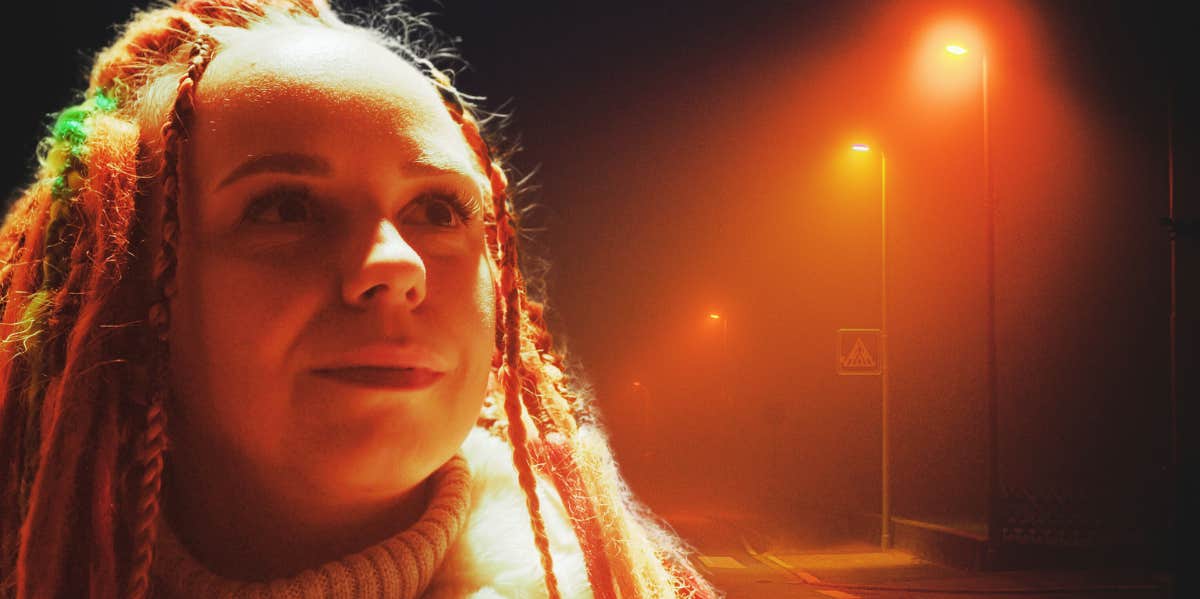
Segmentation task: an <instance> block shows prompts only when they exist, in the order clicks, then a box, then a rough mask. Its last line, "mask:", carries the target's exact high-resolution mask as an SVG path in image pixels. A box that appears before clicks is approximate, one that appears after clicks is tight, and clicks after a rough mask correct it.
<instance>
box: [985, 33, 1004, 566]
mask: <svg viewBox="0 0 1200 599" xmlns="http://www.w3.org/2000/svg"><path fill="white" fill-rule="evenodd" d="M982 75H983V77H982V79H983V170H984V186H985V189H986V199H985V202H986V204H987V289H988V298H987V344H988V347H987V360H988V363H987V382H988V395H987V412H988V424H987V426H988V428H987V435H988V481H987V491H988V492H987V514H988V527H987V533H988V541H989V543H990V544H991V545H992V548H993V550H995V549H996V547H997V545H998V544H999V543H1000V540H1001V539H1000V537H1001V535H1002V531H1003V526H1004V523H1003V521H1002V519H1001V514H1000V501H999V497H998V495H999V493H1000V440H999V436H1000V431H999V428H1000V426H999V425H1000V423H999V406H998V401H997V389H996V386H997V381H996V201H995V194H994V191H993V188H992V158H991V153H992V145H991V139H990V133H991V132H990V129H991V115H990V114H989V113H988V63H987V54H986V53H985V54H984V55H983V73H982Z"/></svg>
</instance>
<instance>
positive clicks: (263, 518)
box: [163, 465, 430, 581]
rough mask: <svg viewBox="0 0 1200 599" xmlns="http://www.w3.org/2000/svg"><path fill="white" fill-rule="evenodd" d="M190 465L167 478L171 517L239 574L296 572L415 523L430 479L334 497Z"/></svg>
mask: <svg viewBox="0 0 1200 599" xmlns="http://www.w3.org/2000/svg"><path fill="white" fill-rule="evenodd" d="M168 470H170V468H168ZM186 471H187V472H189V476H186V477H179V476H169V475H168V476H167V478H166V480H165V482H166V488H165V490H164V503H165V505H164V506H163V507H164V508H165V516H166V518H167V521H168V523H169V525H170V526H171V528H172V530H173V531H174V532H175V534H176V536H178V538H179V539H180V541H181V542H182V543H183V545H184V546H185V547H186V548H187V549H188V550H189V551H190V552H191V553H192V554H193V555H194V556H195V557H196V559H197V560H198V561H199V562H200V563H202V564H203V565H204V566H206V567H207V568H209V569H210V570H211V571H212V572H213V573H214V574H217V575H219V576H222V577H225V578H230V579H234V580H245V581H268V580H273V579H276V578H282V577H286V576H291V575H294V574H297V573H298V572H301V571H303V570H305V569H308V568H315V567H317V566H320V565H321V564H324V563H327V562H331V561H334V560H336V559H338V558H339V557H342V556H345V555H348V554H351V553H354V552H357V551H360V550H362V549H363V548H365V547H369V546H371V545H374V544H376V543H379V542H381V541H383V540H384V539H386V538H387V537H389V536H392V535H394V534H395V533H396V532H398V531H400V530H404V529H406V528H408V527H409V526H411V525H412V524H413V523H415V522H416V521H417V520H418V519H419V518H420V516H421V514H422V513H423V512H424V510H425V508H426V506H427V505H428V503H429V499H430V498H429V479H425V480H424V481H422V482H421V483H418V484H417V485H416V486H414V487H412V488H411V489H409V490H407V491H405V492H403V493H400V494H398V495H395V496H390V497H384V498H371V499H366V500H360V501H347V500H344V499H339V500H336V501H333V500H330V498H328V497H323V496H319V495H317V494H315V493H305V492H303V490H296V489H291V490H290V492H289V491H283V492H280V489H278V488H271V485H266V484H261V483H259V484H256V483H255V482H252V481H255V480H256V478H255V477H253V476H244V475H243V473H239V472H233V471H230V470H228V469H225V470H223V471H221V472H198V471H196V469H195V468H193V467H192V466H191V465H189V466H188V467H187V468H186ZM168 474H170V472H168ZM248 481H251V482H249V483H248Z"/></svg>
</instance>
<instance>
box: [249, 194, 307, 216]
mask: <svg viewBox="0 0 1200 599" xmlns="http://www.w3.org/2000/svg"><path fill="white" fill-rule="evenodd" d="M313 218H314V213H313V201H312V194H311V193H310V192H309V191H308V190H307V189H296V188H285V189H275V190H272V191H269V192H267V193H266V194H263V195H261V196H259V197H258V198H256V199H255V200H254V202H253V203H251V205H250V207H249V208H248V209H247V210H246V220H249V221H252V222H255V223H259V224H274V225H285V224H295V223H303V222H308V221H311V220H313Z"/></svg>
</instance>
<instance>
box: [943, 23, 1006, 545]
mask: <svg viewBox="0 0 1200 599" xmlns="http://www.w3.org/2000/svg"><path fill="white" fill-rule="evenodd" d="M946 51H947V52H949V53H950V54H953V55H955V56H964V55H966V54H967V49H966V48H965V47H963V46H958V45H953V44H951V45H948V46H946ZM979 60H980V73H981V74H980V80H981V83H982V85H983V91H982V96H983V176H984V189H985V196H984V200H985V202H986V204H987V289H988V304H987V342H988V366H987V381H988V395H987V412H988V480H987V486H988V492H987V501H988V508H987V517H988V541H989V542H990V543H992V544H993V545H995V544H998V543H999V542H1000V540H1001V539H1000V536H1001V535H1002V531H1003V529H1002V526H1003V522H1002V521H1001V516H1000V509H999V508H1000V501H999V498H998V497H997V495H998V493H999V491H1000V441H999V438H1000V430H999V429H1000V426H999V420H1000V418H999V405H998V401H997V381H996V201H995V197H994V195H993V192H992V159H991V152H992V144H991V138H990V133H991V131H990V130H991V115H990V114H989V112H988V99H989V98H988V61H987V53H986V52H982V53H980V55H979Z"/></svg>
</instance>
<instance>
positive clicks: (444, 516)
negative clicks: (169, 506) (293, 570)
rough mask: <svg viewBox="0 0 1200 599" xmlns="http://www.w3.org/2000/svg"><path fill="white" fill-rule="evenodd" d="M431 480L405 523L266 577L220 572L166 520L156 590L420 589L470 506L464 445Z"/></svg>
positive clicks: (314, 593)
mask: <svg viewBox="0 0 1200 599" xmlns="http://www.w3.org/2000/svg"><path fill="white" fill-rule="evenodd" d="M431 481H432V487H433V488H432V492H431V493H430V496H431V497H430V501H429V505H428V506H427V507H426V508H425V512H424V513H423V514H422V515H421V517H420V519H418V520H417V522H416V523H414V524H413V525H412V526H411V527H409V528H408V529H407V530H404V531H402V532H400V533H398V534H396V535H394V536H392V537H390V538H388V539H386V540H384V541H382V542H380V543H378V544H376V545H373V546H371V547H368V548H366V549H364V550H362V551H360V552H358V553H355V554H352V555H348V556H345V557H343V558H341V559H339V560H337V561H333V562H329V563H327V564H324V565H322V566H320V567H318V568H316V569H310V570H305V571H303V572H301V573H299V574H297V575H295V576H292V577H290V578H282V579H278V580H272V581H270V582H242V581H236V580H229V579H226V578H222V577H220V576H217V575H216V574H214V573H212V572H211V571H209V570H208V569H207V568H205V567H204V566H203V565H201V564H200V563H199V562H198V561H196V559H195V558H194V557H193V556H192V555H191V554H190V553H189V552H188V551H187V549H186V548H184V547H183V545H182V544H181V543H180V541H179V539H178V538H176V537H175V535H174V533H173V532H172V531H171V529H170V527H169V526H167V525H166V524H165V522H164V523H162V524H160V525H159V533H158V535H159V541H158V544H157V555H156V556H155V558H154V565H153V578H154V593H153V594H154V597H155V598H156V599H191V598H193V597H228V598H241V597H256V598H263V599H292V598H300V597H329V598H341V597H346V598H349V597H379V598H386V599H411V598H413V597H418V596H420V595H421V593H422V592H424V591H425V589H426V587H427V586H429V583H430V581H431V580H432V579H433V576H434V573H435V572H436V571H437V570H438V568H439V567H440V566H441V565H442V562H443V561H444V560H445V559H446V554H447V552H448V550H449V548H450V546H451V545H453V544H454V543H455V541H456V540H457V539H458V537H459V533H460V531H461V529H462V527H463V523H464V522H465V521H466V520H467V516H468V513H469V511H470V502H471V472H470V469H469V468H468V466H467V461H466V459H465V458H464V456H463V454H462V453H459V454H457V455H455V456H454V457H452V458H450V460H449V461H447V462H446V464H445V465H443V466H442V467H441V468H439V469H438V470H437V471H436V472H434V473H433V475H432V476H431ZM160 522H163V521H161V520H160Z"/></svg>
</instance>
